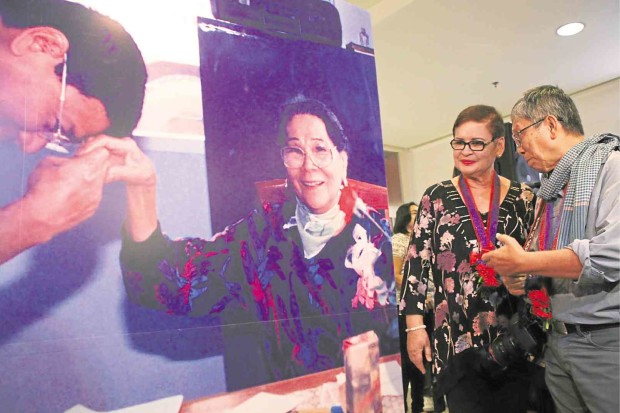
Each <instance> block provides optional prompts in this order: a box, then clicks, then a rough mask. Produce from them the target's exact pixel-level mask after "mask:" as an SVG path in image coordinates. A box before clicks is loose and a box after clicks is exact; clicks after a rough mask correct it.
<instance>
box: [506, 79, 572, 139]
mask: <svg viewBox="0 0 620 413" xmlns="http://www.w3.org/2000/svg"><path fill="white" fill-rule="evenodd" d="M548 115H553V116H555V117H556V118H558V120H559V121H560V122H561V123H562V125H563V126H564V128H565V129H566V130H567V131H569V132H572V133H577V134H580V135H583V126H582V124H581V117H580V116H579V112H578V111H577V107H576V106H575V102H573V100H572V99H571V98H570V96H568V95H567V94H566V93H564V91H563V90H562V89H560V88H559V87H557V86H552V85H543V86H538V87H535V88H533V89H530V90H528V91H526V92H525V93H524V94H523V97H522V98H521V99H519V100H518V101H517V103H515V105H514V106H513V107H512V112H511V113H510V117H511V118H512V120H513V121H514V120H515V119H528V120H531V121H532V122H536V121H537V120H539V119H543V118H545V117H546V116H548Z"/></svg>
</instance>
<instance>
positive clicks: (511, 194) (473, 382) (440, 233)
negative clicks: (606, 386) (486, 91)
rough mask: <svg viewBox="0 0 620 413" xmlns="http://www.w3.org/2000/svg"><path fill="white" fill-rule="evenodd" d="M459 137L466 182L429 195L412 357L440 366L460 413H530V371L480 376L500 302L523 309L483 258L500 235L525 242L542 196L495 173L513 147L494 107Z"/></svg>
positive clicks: (458, 129)
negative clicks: (428, 309)
mask: <svg viewBox="0 0 620 413" xmlns="http://www.w3.org/2000/svg"><path fill="white" fill-rule="evenodd" d="M452 133H453V136H454V139H452V141H451V142H450V145H451V147H452V150H453V158H454V166H455V167H456V168H457V169H458V170H459V171H460V175H459V176H456V177H454V178H452V179H451V180H447V181H443V182H440V183H437V184H435V185H432V186H431V187H429V188H428V189H427V190H426V191H425V193H424V195H423V197H422V200H421V202H420V204H419V205H420V209H419V211H418V215H417V218H416V222H415V225H414V230H413V235H412V239H411V245H410V247H409V255H410V256H411V258H410V259H409V265H408V271H407V272H406V273H405V274H404V277H405V279H404V281H403V283H404V285H403V297H402V299H401V311H402V312H404V314H406V322H407V328H406V332H407V349H408V353H409V357H410V358H411V360H412V361H413V363H414V364H415V365H416V366H417V367H418V369H420V371H422V372H424V371H425V366H424V359H426V360H427V361H431V360H432V366H433V374H434V376H435V377H436V386H435V387H434V388H433V392H434V396H435V398H440V397H442V396H444V395H445V396H446V399H447V404H448V410H449V411H450V412H451V413H496V412H514V413H525V411H526V410H527V407H528V390H529V379H528V377H526V376H525V374H524V371H523V370H524V369H521V368H520V367H519V366H508V367H507V368H505V369H504V368H502V369H498V370H500V371H499V372H493V374H492V373H491V372H489V371H485V370H483V369H481V368H480V366H481V361H482V359H483V357H485V355H486V354H488V353H487V351H486V349H487V348H488V346H489V344H490V343H491V342H492V341H493V340H494V339H495V338H496V337H497V335H498V332H499V326H498V322H497V319H498V317H497V315H496V312H498V311H497V308H496V307H497V306H498V303H500V302H502V303H509V304H511V305H508V306H506V307H508V308H509V309H510V308H513V309H514V308H516V303H514V301H516V300H517V299H516V298H515V297H512V296H510V294H508V292H507V291H506V290H505V288H504V287H503V286H501V285H500V283H499V281H498V279H497V277H496V276H495V274H493V273H492V271H489V269H488V268H487V267H486V266H485V265H484V263H483V262H481V260H480V255H481V254H482V253H484V252H485V251H488V250H493V249H495V248H496V247H497V240H496V238H495V237H496V233H509V234H511V235H512V236H513V237H515V239H516V240H518V242H523V241H525V237H526V234H527V232H528V230H529V228H530V225H531V222H532V218H533V201H534V195H533V193H532V192H531V191H530V189H529V188H528V187H527V186H525V185H521V184H518V183H515V182H510V181H509V180H507V179H505V178H503V177H500V176H499V175H498V174H497V173H496V171H495V169H494V164H495V160H496V159H497V158H499V157H500V156H501V155H502V153H503V151H504V145H505V141H504V122H503V120H502V117H501V115H500V114H499V113H498V112H497V110H496V109H495V108H493V107H490V106H486V105H475V106H470V107H468V108H466V109H464V110H463V111H462V112H461V113H460V114H459V115H458V116H457V118H456V121H455V122H454V126H453V129H452ZM431 277H432V278H433V281H434V284H435V297H434V304H435V305H434V334H433V342H432V343H431V342H430V340H429V335H428V333H427V331H426V330H427V326H426V325H425V324H424V321H423V315H424V307H425V301H426V296H427V289H428V285H429V281H430V278H431ZM502 311H503V310H502ZM508 316H510V314H508ZM431 346H432V347H433V350H434V351H433V353H432V359H431ZM524 362H525V361H524Z"/></svg>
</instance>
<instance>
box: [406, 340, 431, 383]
mask: <svg viewBox="0 0 620 413" xmlns="http://www.w3.org/2000/svg"><path fill="white" fill-rule="evenodd" d="M406 334H407V353H408V354H409V358H410V359H411V361H412V362H413V364H415V366H416V367H417V368H418V370H420V371H421V372H422V374H424V373H426V369H425V368H424V360H423V359H422V357H423V356H424V357H425V358H426V361H429V362H430V361H431V343H430V341H429V339H428V334H426V330H425V329H420V330H416V331H410V332H408V333H406Z"/></svg>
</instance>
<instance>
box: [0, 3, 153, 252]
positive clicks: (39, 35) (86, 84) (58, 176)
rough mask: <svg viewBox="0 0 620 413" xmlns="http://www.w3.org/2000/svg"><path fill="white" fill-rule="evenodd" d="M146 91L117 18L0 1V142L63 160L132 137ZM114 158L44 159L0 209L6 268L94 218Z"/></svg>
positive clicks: (100, 154) (97, 154)
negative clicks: (85, 145) (105, 139)
mask: <svg viewBox="0 0 620 413" xmlns="http://www.w3.org/2000/svg"><path fill="white" fill-rule="evenodd" d="M145 83H146V68H145V65H144V61H143V59H142V56H141V54H140V51H139V50H138V48H137V46H136V44H135V42H134V41H133V39H132V38H131V36H130V35H129V34H128V33H127V32H126V31H125V30H124V29H123V28H122V27H121V26H120V25H119V24H118V23H117V22H115V21H113V20H112V19H110V18H108V17H106V16H103V15H101V14H99V13H97V12H95V11H93V10H90V9H88V8H86V7H84V6H82V5H79V4H76V3H72V2H67V1H64V0H0V139H2V140H13V141H15V142H17V143H18V144H19V145H20V146H21V149H22V150H23V152H25V153H35V152H38V151H40V150H42V149H43V148H45V147H47V148H48V149H50V150H52V151H55V152H60V153H65V154H66V153H69V152H70V151H71V150H72V149H73V148H74V147H75V146H76V145H77V144H79V143H80V142H82V141H84V140H85V139H87V138H88V137H91V136H95V135H98V134H106V135H110V136H114V137H122V136H128V135H130V134H131V132H132V131H133V129H134V128H135V126H136V125H137V122H138V120H139V118H140V114H141V111H142V103H143V100H144V85H145ZM109 157H110V155H109V153H108V151H107V150H105V149H101V150H97V151H92V152H89V153H85V154H81V155H80V154H79V153H78V155H76V156H74V157H71V158H68V157H65V158H63V157H56V156H49V157H46V158H44V159H43V160H42V161H41V162H40V163H39V164H38V165H37V167H36V169H35V170H34V171H33V172H32V174H31V175H30V177H29V178H28V184H27V190H26V192H25V195H24V196H23V197H22V198H21V199H18V200H16V201H14V202H12V203H10V204H9V205H6V206H3V207H2V208H0V264H1V263H4V262H5V261H7V260H9V259H11V258H12V257H14V256H16V255H18V254H19V253H20V252H22V251H24V250H25V249H28V248H30V247H32V246H34V245H37V244H40V243H43V242H46V241H48V240H49V239H51V238H53V237H54V236H56V235H58V234H59V233H62V232H64V231H67V230H69V229H71V228H73V227H75V226H76V225H78V224H79V223H81V222H83V221H84V220H86V219H88V218H89V217H90V216H92V215H93V214H94V212H95V211H96V209H97V207H98V206H99V203H100V202H101V196H102V189H103V185H104V184H105V178H106V173H107V166H108V163H109Z"/></svg>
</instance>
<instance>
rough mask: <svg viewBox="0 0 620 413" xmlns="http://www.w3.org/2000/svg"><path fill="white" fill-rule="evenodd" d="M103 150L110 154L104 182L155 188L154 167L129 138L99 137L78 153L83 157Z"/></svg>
mask: <svg viewBox="0 0 620 413" xmlns="http://www.w3.org/2000/svg"><path fill="white" fill-rule="evenodd" d="M101 148H105V149H106V150H107V151H109V152H110V167H109V168H108V172H107V176H106V182H107V183H109V182H115V181H123V182H125V183H126V184H127V185H130V186H131V185H138V186H142V185H144V186H155V183H156V180H157V179H156V174H155V167H154V166H153V163H152V162H151V160H150V159H149V158H148V157H147V156H146V155H145V154H144V152H142V151H141V150H140V148H138V145H136V142H135V141H134V140H133V139H131V138H112V137H109V136H105V135H100V136H97V137H95V138H92V139H90V140H89V141H88V142H87V143H86V144H84V145H83V146H82V147H81V148H80V150H79V151H78V155H84V154H87V153H90V152H92V151H95V150H97V149H101Z"/></svg>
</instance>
